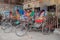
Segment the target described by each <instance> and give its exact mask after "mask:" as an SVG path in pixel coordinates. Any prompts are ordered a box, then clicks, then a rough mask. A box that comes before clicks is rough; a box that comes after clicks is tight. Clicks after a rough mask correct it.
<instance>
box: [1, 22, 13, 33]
mask: <svg viewBox="0 0 60 40" xmlns="http://www.w3.org/2000/svg"><path fill="white" fill-rule="evenodd" d="M1 29H2V30H3V31H4V32H5V33H9V32H11V31H12V25H11V24H10V23H6V22H3V23H2V27H1Z"/></svg>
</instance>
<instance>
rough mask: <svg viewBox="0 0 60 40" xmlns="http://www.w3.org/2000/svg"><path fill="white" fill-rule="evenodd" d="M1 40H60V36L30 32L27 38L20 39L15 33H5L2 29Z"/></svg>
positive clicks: (0, 32)
mask: <svg viewBox="0 0 60 40" xmlns="http://www.w3.org/2000/svg"><path fill="white" fill-rule="evenodd" d="M0 40H60V35H58V34H50V35H43V34H42V33H40V32H28V33H27V34H26V35H25V36H23V37H18V36H16V34H15V33H14V32H11V33H4V32H3V30H1V29H0Z"/></svg>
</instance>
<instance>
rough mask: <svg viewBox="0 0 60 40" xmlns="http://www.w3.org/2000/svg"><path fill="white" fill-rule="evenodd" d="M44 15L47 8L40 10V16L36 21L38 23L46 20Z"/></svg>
mask: <svg viewBox="0 0 60 40" xmlns="http://www.w3.org/2000/svg"><path fill="white" fill-rule="evenodd" d="M44 15H45V10H42V11H41V12H40V16H39V17H38V19H36V20H35V22H36V23H41V22H43V21H44V20H45V17H44Z"/></svg>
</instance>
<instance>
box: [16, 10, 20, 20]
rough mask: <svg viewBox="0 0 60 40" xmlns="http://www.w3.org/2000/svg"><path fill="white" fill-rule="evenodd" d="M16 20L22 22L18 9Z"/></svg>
mask: <svg viewBox="0 0 60 40" xmlns="http://www.w3.org/2000/svg"><path fill="white" fill-rule="evenodd" d="M16 18H17V20H20V14H19V10H18V9H17V10H16Z"/></svg>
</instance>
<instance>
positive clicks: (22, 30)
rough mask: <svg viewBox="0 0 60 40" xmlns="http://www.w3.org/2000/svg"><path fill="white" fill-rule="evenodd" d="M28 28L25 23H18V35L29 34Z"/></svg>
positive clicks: (16, 31)
mask: <svg viewBox="0 0 60 40" xmlns="http://www.w3.org/2000/svg"><path fill="white" fill-rule="evenodd" d="M27 30H28V29H27V28H26V27H25V26H23V25H18V26H17V28H16V30H15V33H16V35H17V36H19V37H21V36H24V35H25V34H27Z"/></svg>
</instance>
